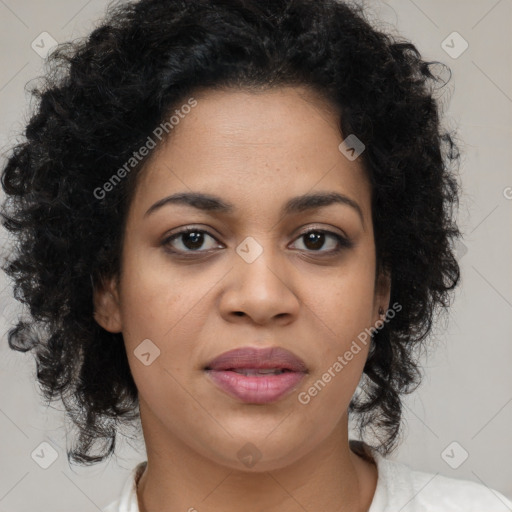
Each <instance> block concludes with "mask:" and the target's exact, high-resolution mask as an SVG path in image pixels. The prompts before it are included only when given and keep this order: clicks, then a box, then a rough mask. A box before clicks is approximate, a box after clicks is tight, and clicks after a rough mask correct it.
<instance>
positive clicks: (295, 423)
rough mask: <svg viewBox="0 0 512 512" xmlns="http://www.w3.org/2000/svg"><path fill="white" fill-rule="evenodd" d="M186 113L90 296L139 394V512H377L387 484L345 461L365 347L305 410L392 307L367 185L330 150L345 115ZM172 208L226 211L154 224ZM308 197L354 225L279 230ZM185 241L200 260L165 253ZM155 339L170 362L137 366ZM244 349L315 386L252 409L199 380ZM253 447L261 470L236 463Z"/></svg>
mask: <svg viewBox="0 0 512 512" xmlns="http://www.w3.org/2000/svg"><path fill="white" fill-rule="evenodd" d="M193 96H194V98H196V100H197V102H198V103H197V106H196V107H195V108H193V109H192V110H191V112H190V113H189V114H187V115H186V116H185V118H184V119H182V120H180V123H179V124H178V125H177V126H176V127H175V128H174V130H173V132H172V136H170V137H169V138H168V140H167V141H166V143H165V144H162V145H161V146H160V147H158V148H157V149H155V150H154V151H153V153H152V154H151V156H150V159H149V160H148V162H147V165H146V166H145V168H144V170H143V171H142V173H141V174H140V175H139V177H138V178H139V181H138V185H137V189H136V191H135V195H134V198H133V202H132V204H131V205H130V209H129V212H128V217H127V221H126V233H125V235H126V236H125V239H124V244H123V254H122V268H121V273H120V276H119V279H118V280H116V279H112V280H110V281H108V282H106V283H105V284H104V286H103V287H102V288H101V289H98V290H96V291H95V297H94V301H95V318H96V320H97V321H98V323H100V325H102V326H103V327H104V328H105V329H107V330H109V331H111V332H122V333H123V338H124V341H125V345H126V350H127V354H128V359H129V364H130V368H131V371H132V373H133V377H134V379H135V382H136V385H137V388H138V391H139V402H140V414H141V422H142V428H143V434H144V438H145V443H146V448H147V460H148V465H147V468H146V470H145V472H144V474H143V475H142V477H141V479H140V481H139V485H138V500H139V507H140V510H141V512H145V511H152V510H159V511H161V512H171V511H172V512H174V511H177V510H184V511H185V510H194V509H195V510H198V511H199V512H210V511H212V512H213V511H218V510H223V512H231V511H235V510H236V511H238V510H240V507H241V506H242V505H243V510H245V511H248V512H256V511H262V510H265V511H268V512H273V511H277V510H279V511H280V512H291V511H294V512H295V511H299V510H300V511H304V510H336V511H349V510H350V511H352V512H354V511H365V510H368V508H369V506H370V504H371V501H372V498H373V495H374V492H375V486H376V482H377V470H376V467H375V465H374V464H371V463H369V462H367V461H365V460H363V459H362V458H361V457H359V456H358V455H356V454H354V453H353V452H352V451H351V450H350V448H349V444H348V427H347V425H348V416H347V408H348V405H349V402H350V399H351V397H352V395H353V393H354V391H355V389H356V387H357V385H358V383H359V380H360V377H361V374H362V371H363V367H364V363H365V360H366V357H367V354H368V349H369V344H367V345H366V346H364V345H361V348H362V350H361V351H360V352H359V353H358V354H357V355H354V357H353V359H352V360H351V361H350V362H348V364H347V365H346V366H345V367H344V368H343V370H342V371H341V372H339V373H337V374H336V377H334V378H332V380H331V381H330V382H329V383H328V384H327V385H326V386H325V387H324V388H323V389H322V391H321V392H319V393H318V394H317V396H315V397H312V398H311V401H310V402H309V403H308V404H306V405H304V404H301V403H300V402H299V400H298V394H299V393H300V392H301V391H307V390H308V388H310V387H311V386H312V384H313V383H314V382H316V381H317V380H318V379H319V378H321V376H322V374H323V373H324V372H325V371H327V369H328V368H329V367H332V365H333V363H334V362H335V361H336V360H337V357H338V356H340V355H343V354H344V353H345V352H346V351H347V350H348V349H349V347H350V345H351V343H352V342H353V340H356V339H357V336H358V334H359V333H361V332H362V331H364V329H365V328H369V327H371V326H373V325H375V323H376V322H377V321H378V319H379V318H380V315H379V307H382V308H383V309H384V310H386V309H387V308H388V306H389V289H390V283H389V279H388V276H385V275H381V276H378V279H376V255H375V246H374V235H373V226H372V219H371V189H370V184H369V182H368V179H367V177H366V175H365V173H364V171H363V169H362V167H361V164H360V162H359V161H358V160H357V159H356V160H354V161H350V160H348V159H347V158H345V156H344V155H343V154H342V153H341V152H340V151H339V149H338V145H339V144H340V143H341V141H342V140H343V138H344V137H342V135H341V134H340V132H339V130H338V128H337V126H338V122H339V114H338V112H336V110H335V109H334V107H333V106H331V105H329V104H328V103H327V102H326V101H325V100H324V99H322V98H321V97H320V96H318V95H317V94H315V93H314V92H313V91H311V90H309V89H308V88H304V87H280V88H277V89H273V90H267V91H264V92H262V91H249V90H234V89H227V90H216V91H213V90H209V91H208V90H207V91H198V92H197V94H194V95H193ZM177 192H202V193H208V194H212V195H215V196H217V197H219V198H221V199H222V200H223V201H225V202H229V203H231V204H232V205H233V207H234V212H233V213H221V212H208V211H201V210H199V209H196V208H194V207H192V206H189V205H180V204H168V205H166V206H163V207H161V208H159V209H156V210H155V211H154V212H153V213H151V214H149V215H145V212H146V211H147V210H148V209H149V208H150V207H151V206H152V205H153V204H154V203H156V202H157V201H159V200H161V199H162V198H164V197H166V196H169V195H171V194H174V193H177ZM314 192H337V193H339V194H343V195H345V196H348V197H349V198H351V199H352V200H353V201H355V202H356V203H357V204H358V205H359V208H360V210H361V214H362V217H360V215H359V214H358V212H357V211H356V209H355V208H353V207H351V206H349V205H346V204H338V203H335V204H331V205H328V206H324V207H319V208H316V209H311V210H306V211H302V212H298V213H294V214H292V215H283V214H282V213H281V208H282V207H283V205H284V204H285V203H286V201H287V200H289V199H290V198H292V197H295V196H300V195H303V194H307V193H314ZM188 226H193V227H194V228H197V229H201V230H205V231H207V232H208V233H209V234H204V238H203V244H202V245H201V243H200V242H199V243H198V242H197V241H196V240H194V239H190V238H187V236H186V235H185V236H182V237H178V238H177V239H175V240H174V241H171V242H168V244H167V250H166V247H165V246H164V245H162V242H163V241H164V240H165V239H166V238H168V236H169V235H170V234H175V233H176V232H177V231H180V229H183V228H184V227H188ZM310 228H315V229H324V230H328V231H331V232H333V233H337V234H340V235H344V236H346V237H348V238H349V239H350V240H351V241H352V242H353V245H352V247H350V248H344V247H341V251H340V252H339V253H338V254H331V255H327V253H328V252H329V251H330V250H332V249H336V248H337V247H338V244H337V241H336V239H335V238H333V237H332V236H330V235H326V238H325V239H324V243H323V245H322V243H321V242H319V243H317V244H316V245H315V243H312V242H311V241H309V242H308V239H306V237H304V236H301V235H303V234H304V231H306V230H309V229H310ZM248 236H250V237H253V238H254V239H255V240H256V241H257V243H258V244H259V245H260V246H261V248H262V249H263V252H262V254H261V255H260V256H259V257H258V258H257V259H256V260H255V261H253V262H252V263H247V262H246V261H245V260H244V259H242V258H241V257H240V256H239V255H238V254H237V252H236V248H237V246H239V245H240V244H241V242H242V241H243V240H244V239H245V238H246V237H248ZM194 242H195V244H194ZM194 247H196V249H195V251H194ZM197 248H198V249H197ZM169 249H174V250H176V251H180V252H181V253H186V254H188V255H190V256H191V257H189V258H188V259H186V257H184V256H180V255H179V254H172V253H171V252H169ZM145 339H150V340H151V341H152V342H153V343H154V344H155V345H156V346H157V347H158V348H159V350H160V355H159V357H157V358H156V359H155V360H154V361H153V362H152V363H151V364H150V365H147V366H146V365H144V364H142V363H141V361H140V360H139V359H138V358H137V357H136V356H135V354H134V350H135V349H136V348H137V346H138V345H139V344H140V343H141V342H142V341H143V340H145ZM246 346H252V347H272V346H280V347H283V348H285V349H288V350H290V351H292V352H293V353H295V354H296V355H298V356H299V357H300V358H302V359H303V361H304V362H305V363H306V365H307V367H308V373H307V375H306V376H305V378H304V379H303V380H302V381H301V383H300V384H299V386H298V387H297V389H295V390H294V391H293V392H291V393H290V394H289V395H287V396H285V397H283V398H281V399H280V400H278V401H277V402H274V403H271V404H265V405H257V404H250V403H249V404H248V403H243V402H241V401H240V400H237V399H235V398H233V397H231V396H229V395H227V394H225V393H224V392H222V391H221V390H219V389H218V388H217V387H216V386H215V385H213V384H212V383H211V381H210V379H209V378H208V377H207V375H206V374H205V372H204V371H203V368H204V366H205V365H206V364H207V363H208V362H209V361H211V360H212V359H213V358H214V357H217V356H218V355H220V354H222V353H223V352H226V351H228V350H231V349H234V348H240V347H246ZM247 443H252V445H254V446H255V447H256V449H257V450H258V452H259V455H260V456H261V458H260V459H259V460H258V461H257V462H256V464H254V465H253V466H252V467H247V466H245V465H244V464H243V463H242V462H241V460H239V457H238V456H237V452H238V451H239V450H240V449H241V448H242V447H244V446H245V445H246V444H247Z"/></svg>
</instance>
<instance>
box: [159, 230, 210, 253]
mask: <svg viewBox="0 0 512 512" xmlns="http://www.w3.org/2000/svg"><path fill="white" fill-rule="evenodd" d="M208 238H210V239H211V240H215V241H216V238H214V237H213V236H212V235H210V233H208V232H207V231H204V230H203V229H198V228H192V227H191V228H187V229H184V230H182V231H179V232H178V233H174V234H173V235H171V236H169V237H167V238H166V239H165V240H163V242H162V245H164V246H165V247H166V248H167V250H169V251H170V252H173V253H192V252H207V251H209V250H211V249H214V248H216V247H219V245H218V243H217V244H213V245H212V244H211V243H210V247H208V246H207V247H206V248H205V247H204V245H205V240H207V239H208ZM200 249H202V250H200Z"/></svg>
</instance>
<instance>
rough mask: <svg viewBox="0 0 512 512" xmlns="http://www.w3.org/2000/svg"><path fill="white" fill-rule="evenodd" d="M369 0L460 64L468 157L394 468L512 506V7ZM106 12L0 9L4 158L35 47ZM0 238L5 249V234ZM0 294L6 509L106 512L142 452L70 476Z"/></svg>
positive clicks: (69, 5) (128, 449)
mask: <svg viewBox="0 0 512 512" xmlns="http://www.w3.org/2000/svg"><path fill="white" fill-rule="evenodd" d="M367 4H368V5H369V6H370V7H371V11H372V13H373V14H372V17H373V18H374V19H375V23H376V24H377V25H379V26H380V27H382V28H383V29H386V30H391V31H395V30H398V32H399V33H401V34H403V35H404V36H405V37H406V38H408V39H411V40H412V41H413V42H414V43H415V44H416V46H417V47H418V48H419V49H420V51H421V53H422V56H423V58H425V59H426V60H440V61H442V62H445V63H446V64H448V65H449V66H450V67H451V69H452V72H453V76H452V80H451V81H450V85H449V86H448V87H447V88H445V90H446V92H445V94H444V96H443V100H442V101H443V105H444V107H445V109H446V116H447V117H446V120H445V126H446V127H449V128H456V129H458V135H459V139H460V141H459V142H460V149H461V151H462V154H463V158H462V162H461V181H462V183H463V186H464V196H463V198H462V202H461V208H460V213H459V223H460V226H461V228H462V230H463V231H464V233H465V235H466V236H465V240H464V245H461V246H459V247H458V254H459V259H460V264H461V267H462V285H461V287H460V288H459V290H458V292H457V294H456V300H455V303H454V305H453V307H452V310H451V313H450V316H449V317H447V320H446V321H445V322H443V323H441V325H440V326H439V327H438V329H437V330H436V333H435V342H436V345H437V348H436V350H435V352H434V351H431V352H430V353H429V355H428V356H425V357H424V358H423V365H424V367H425V377H424V381H423V384H422V386H421V387H420V388H419V389H418V391H417V392H416V393H414V394H413V395H411V396H409V397H407V399H406V401H405V418H406V427H405V431H404V440H403V443H402V444H401V446H400V448H399V449H398V450H397V451H396V452H395V453H394V454H393V456H392V458H395V459H397V460H399V461H402V462H405V463H407V464H409V465H411V466H412V467H414V468H416V469H421V470H425V471H431V472H439V473H440V474H443V475H447V476H453V477H458V478H464V479H469V480H473V481H475V482H480V483H483V484H485V485H487V486H489V487H492V488H494V489H497V490H498V491H500V492H502V493H503V494H505V495H507V496H508V497H510V498H512V464H511V462H510V461H511V460H512V434H511V432H512V429H511V426H512V372H510V366H511V363H512V343H511V339H512V336H511V335H512V314H511V313H512V283H511V275H512V271H511V267H510V262H511V261H512V237H511V236H510V226H511V214H512V199H511V198H512V173H511V171H510V168H511V167H510V166H511V160H512V159H511V151H510V148H511V145H512V129H511V126H512V124H511V116H512V83H511V82H512V80H511V76H512V72H511V62H512V60H511V58H512V55H511V54H512V51H511V50H512V41H511V36H510V30H509V27H510V21H511V20H512V16H511V14H512V0H499V1H496V0H479V1H476V0H471V1H467V0H449V1H446V0H430V1H423V2H420V0H415V1H413V0H390V1H388V2H383V1H375V2H367ZM106 5H107V2H105V1H104V0H90V1H85V0H55V1H52V2H51V3H48V2H38V1H35V0H17V1H15V0H0V16H1V21H0V40H1V51H0V69H1V78H0V102H1V104H0V128H1V129H0V132H1V140H0V147H1V150H2V159H4V158H5V155H6V152H7V151H8V149H9V147H10V146H11V145H12V144H14V143H15V142H16V140H18V137H19V136H18V134H19V133H20V130H22V128H23V126H24V124H25V123H26V121H27V119H28V115H29V112H30V102H29V96H28V94H27V93H26V92H25V91H24V86H25V84H26V83H27V82H28V81H29V80H30V79H32V78H35V77H37V76H39V75H41V74H42V72H43V67H42V65H43V59H42V58H41V56H40V55H38V53H36V51H34V49H32V47H31V44H32V42H33V41H34V40H35V41H36V43H37V42H38V41H39V43H38V44H39V45H40V46H42V43H41V42H40V40H41V36H40V34H41V33H42V32H48V33H49V34H50V35H51V36H52V37H53V38H54V39H55V40H57V41H58V42H64V41H66V40H68V39H72V38H75V37H80V36H83V35H85V34H87V33H88V32H89V31H90V30H91V29H92V28H93V27H94V26H95V24H96V23H97V21H98V20H99V19H100V17H101V15H102V13H103V12H104V9H105V7H106ZM454 31H456V32H458V33H459V34H460V35H461V36H462V37H463V38H464V39H465V40H466V41H467V42H468V44H469V47H468V49H467V50H466V51H465V52H464V53H462V54H461V55H460V56H457V57H456V58H453V57H452V56H450V55H448V54H447V53H446V52H445V50H444V49H443V48H442V46H441V45H442V42H443V41H444V40H445V39H446V38H447V37H448V36H449V35H450V34H452V32H454ZM43 37H46V36H43ZM452 39H453V37H452V36H451V38H448V40H447V43H446V44H449V45H450V46H452V47H453V50H452V51H460V49H461V43H460V40H457V39H454V40H453V42H452ZM45 41H46V42H45V45H47V44H48V40H47V39H46V40H45ZM45 47H47V46H45ZM39 51H43V49H42V48H41V49H40V50H39ZM2 162H4V160H2ZM0 235H1V237H2V243H4V237H5V232H4V231H0ZM0 292H1V295H0V334H1V335H2V338H1V340H2V342H1V344H0V368H1V372H0V390H1V391H0V432H1V436H0V461H1V462H0V512H2V511H3V512H5V511H9V512H29V511H31V512H33V511H34V510H38V512H46V511H48V512H49V511H52V512H59V511H69V510H73V511H75V512H85V511H91V510H99V509H101V508H102V507H103V506H105V505H106V504H107V503H109V502H110V501H111V500H112V499H113V498H114V497H116V496H117V494H118V493H119V491H120V489H121V486H122V484H123V482H124V480H125V479H126V477H127V475H128V472H129V471H130V470H131V469H132V467H133V466H134V465H135V464H136V463H137V462H138V461H140V460H143V459H144V451H143V444H141V443H142V442H140V443H139V446H138V449H137V447H132V446H130V445H129V444H128V443H127V442H125V441H122V440H121V441H122V442H121V443H120V445H119V449H118V457H117V458H116V459H115V460H111V461H109V462H108V463H103V464H98V465H96V466H93V467H91V468H80V467H73V468H70V467H69V466H68V463H67V460H66V456H65V446H66V442H67V441H66V434H65V431H64V428H63V426H64V417H63V414H62V412H61V411H60V410H59V409H60V408H59V406H58V404H57V405H55V406H54V407H52V408H50V409H48V408H45V407H44V406H42V405H41V403H40V400H39V396H38V391H37V387H36V385H35V382H34V370H35V365H34V363H33V360H32V356H31V355H30V353H28V354H25V355H23V354H21V353H17V352H14V351H11V350H10V349H9V348H8V346H7V342H6V337H5V333H6V331H7V329H8V326H9V322H10V321H12V319H13V313H14V312H15V311H16V310H17V306H16V304H15V302H14V301H13V299H12V298H11V296H10V290H9V287H8V283H7V281H6V279H5V276H4V275H3V273H2V275H1V276H0ZM42 442H47V443H49V444H51V445H52V446H53V447H54V449H55V451H56V456H57V459H56V460H55V462H54V463H53V464H52V465H51V466H50V467H49V468H48V469H43V468H41V467H40V466H39V465H38V464H36V462H35V461H34V460H33V458H32V457H31V454H32V453H33V452H34V450H35V451H36V453H41V448H40V447H39V445H40V443H42ZM68 442H69V440H68ZM454 442H455V443H456V444H452V443H454ZM43 451H44V448H43ZM466 452H467V454H468V458H467V459H466V460H465V461H464V462H462V463H461V461H462V460H463V458H464V456H465V453H466ZM45 453H46V454H48V453H49V450H48V448H46V452H45ZM45 456H47V455H45ZM34 458H36V459H37V457H36V456H35V455H34ZM448 462H449V463H450V464H451V466H458V467H457V468H455V469H454V468H452V467H451V466H450V464H448Z"/></svg>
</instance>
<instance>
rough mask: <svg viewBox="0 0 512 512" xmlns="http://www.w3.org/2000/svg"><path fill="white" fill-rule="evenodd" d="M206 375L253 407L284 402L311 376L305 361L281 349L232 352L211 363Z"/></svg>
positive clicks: (207, 367) (233, 395) (252, 349)
mask: <svg viewBox="0 0 512 512" xmlns="http://www.w3.org/2000/svg"><path fill="white" fill-rule="evenodd" d="M204 371H205V372H206V374H207V376H208V377H209V378H210V381H211V382H212V383H213V384H214V385H215V386H216V387H217V388H219V389H220V390H221V391H223V392H224V393H226V394H228V395H230V396H231V397H232V398H236V399H238V400H241V401H242V402H244V403H252V404H268V403H272V402H275V401H277V400H279V399H281V398H283V397H284V396H286V395H288V394H289V393H290V392H291V391H292V390H293V389H295V388H296V387H297V386H298V384H299V383H300V381H301V380H302V379H303V378H304V377H305V375H306V374H307V373H308V370H307V367H306V365H305V363H304V361H302V359H300V358H299V357H298V356H296V355H295V354H293V353H292V352H290V351H288V350H285V349H283V348H280V347H272V348H266V349H259V348H252V347H246V348H242V349H235V350H231V351H229V352H225V353H224V354H221V355H220V356H218V357H217V358H215V359H214V360H212V361H211V362H210V363H208V364H207V365H206V366H205V367H204Z"/></svg>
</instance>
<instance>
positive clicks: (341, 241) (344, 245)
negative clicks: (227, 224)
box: [162, 227, 354, 258]
mask: <svg viewBox="0 0 512 512" xmlns="http://www.w3.org/2000/svg"><path fill="white" fill-rule="evenodd" d="M188 233H201V234H207V235H208V236H210V237H211V238H213V239H214V240H215V241H217V242H218V240H217V239H216V238H215V237H214V236H213V235H212V234H211V233H209V232H208V231H206V230H204V229H198V228H193V227H189V228H186V229H183V230H182V231H178V232H177V233H173V234H172V235H171V236H168V237H166V238H165V239H164V240H163V241H162V245H163V246H164V247H165V248H166V250H167V251H168V252H170V253H172V254H178V255H181V256H184V257H186V258H188V257H191V256H188V255H189V254H190V255H192V254H199V253H207V252H209V250H207V251H202V250H196V251H193V250H188V251H185V252H182V251H177V250H175V249H171V248H170V244H171V242H172V241H174V240H176V239H179V237H181V236H183V235H186V234H188ZM310 233H322V234H324V235H328V236H332V237H334V238H335V240H336V241H337V242H338V247H337V248H336V249H332V250H330V251H320V250H319V251H314V250H309V251H306V252H308V253H319V254H322V255H323V256H334V255H336V254H338V253H340V252H341V251H342V250H343V249H350V248H351V247H353V245H354V244H353V242H352V241H351V240H349V239H348V238H345V237H344V236H342V235H339V234H338V233H334V232H332V231H328V230H325V229H319V228H311V229H309V230H307V231H304V232H303V233H301V234H300V235H299V236H298V237H297V238H296V239H295V240H298V239H300V238H301V237H304V236H306V235H309V234H310ZM192 257H193V256H192Z"/></svg>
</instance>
